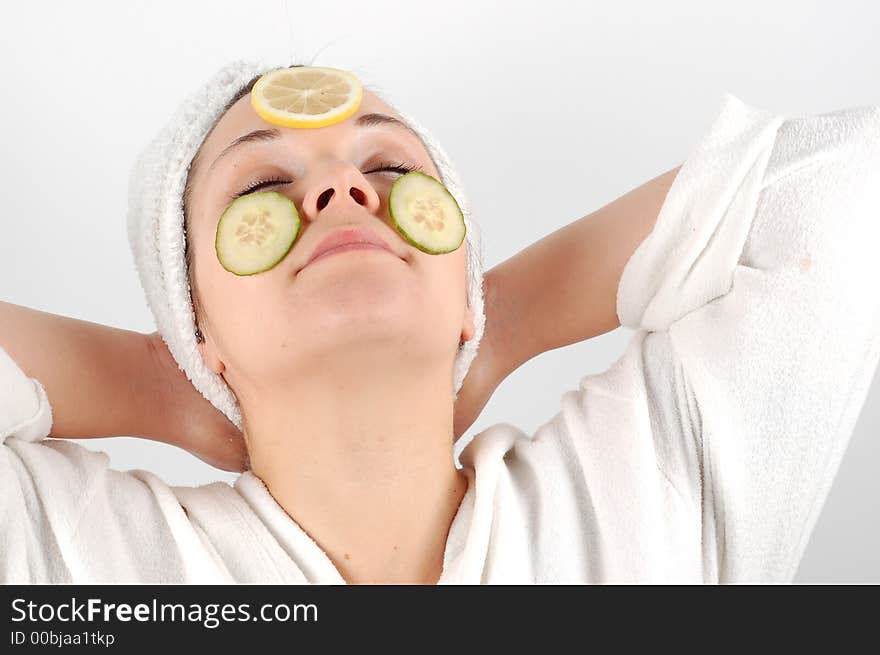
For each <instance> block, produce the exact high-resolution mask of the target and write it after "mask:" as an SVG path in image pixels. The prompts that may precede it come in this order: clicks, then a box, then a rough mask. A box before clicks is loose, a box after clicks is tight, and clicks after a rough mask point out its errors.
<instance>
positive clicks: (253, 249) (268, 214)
mask: <svg viewBox="0 0 880 655" xmlns="http://www.w3.org/2000/svg"><path fill="white" fill-rule="evenodd" d="M300 224H301V221H300V218H299V212H298V211H297V210H296V205H295V204H294V202H293V200H291V199H290V198H288V197H287V196H285V195H282V194H280V193H278V192H277V191H264V192H262V193H253V194H249V195H246V196H242V197H241V198H236V199H235V200H234V201H233V202H232V204H231V205H229V207H227V208H226V210H225V211H224V212H223V215H222V216H221V217H220V221H219V222H218V223H217V238H216V239H215V241H214V248H215V249H216V251H217V259H219V260H220V264H221V265H222V266H223V268H225V269H226V270H227V271H229V272H230V273H235V274H236V275H254V274H255V273H262V272H263V271H268V270H269V269H270V268H272V267H273V266H275V265H276V264H277V263H278V262H280V261H281V260H282V259H284V256H285V255H286V254H287V253H288V252H289V251H290V249H291V248H292V247H293V242H294V241H296V237H297V235H298V234H299V229H300Z"/></svg>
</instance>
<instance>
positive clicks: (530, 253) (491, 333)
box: [480, 167, 680, 383]
mask: <svg viewBox="0 0 880 655" xmlns="http://www.w3.org/2000/svg"><path fill="white" fill-rule="evenodd" d="M679 168H680V167H676V168H673V169H671V170H669V171H667V172H665V173H663V174H662V175H659V176H657V177H655V178H653V179H651V180H649V181H647V182H645V183H644V184H642V185H640V186H638V187H636V188H634V189H632V190H631V191H629V192H627V193H626V194H624V195H623V196H621V197H620V198H617V199H616V200H614V201H612V202H610V203H608V204H607V205H605V206H604V207H601V208H600V209H597V210H596V211H594V212H592V213H590V214H587V215H586V216H584V217H583V218H580V219H578V220H576V221H574V222H572V223H570V224H568V225H566V226H565V227H562V228H560V229H558V230H556V231H555V232H553V233H551V234H550V235H548V236H546V237H544V238H543V239H541V240H540V241H538V242H536V243H534V244H532V245H531V246H529V247H527V248H525V249H524V250H522V251H521V252H519V253H517V254H516V255H514V256H513V257H511V258H509V259H507V260H505V261H504V262H502V263H500V264H498V265H497V266H495V267H494V268H493V269H492V270H490V271H489V272H488V273H487V274H486V278H487V279H486V288H485V295H486V301H485V302H486V334H485V336H484V341H486V342H488V346H487V349H489V350H491V351H492V352H493V357H492V359H493V360H494V364H493V366H494V367H496V372H495V377H496V378H497V379H498V383H500V382H501V380H503V379H504V378H506V377H507V376H508V375H510V374H511V373H512V372H513V371H515V370H516V369H517V368H519V367H520V366H522V365H523V364H524V363H525V362H527V361H529V360H530V359H532V358H533V357H536V356H537V355H540V354H541V353H543V352H547V351H548V350H553V349H555V348H561V347H562V346H567V345H570V344H573V343H577V342H579V341H585V340H586V339H589V338H591V337H595V336H598V335H600V334H604V333H605V332H608V331H610V330H613V329H614V328H616V327H618V326H619V325H620V321H619V319H618V316H617V309H616V299H617V287H618V283H619V282H620V276H621V273H622V272H623V267H624V265H625V264H626V262H627V260H629V258H630V256H631V255H632V253H633V252H634V251H635V249H636V248H637V247H638V246H639V244H640V243H641V242H642V241H643V240H644V239H645V237H646V236H647V235H648V234H649V233H650V232H651V230H652V229H653V227H654V223H655V221H656V220H657V215H658V214H659V213H660V208H661V207H662V205H663V200H664V199H665V198H666V194H667V192H668V191H669V188H670V187H671V186H672V182H673V180H674V179H675V176H676V174H677V173H678V170H679ZM483 347H484V346H483V343H481V344H480V350H481V351H482V349H483Z"/></svg>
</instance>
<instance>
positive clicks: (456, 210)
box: [388, 171, 466, 255]
mask: <svg viewBox="0 0 880 655" xmlns="http://www.w3.org/2000/svg"><path fill="white" fill-rule="evenodd" d="M388 212H389V213H390V214H391V220H392V221H393V222H394V226H395V228H397V231H398V232H400V234H401V235H402V236H403V237H404V238H405V239H406V240H407V241H408V242H409V243H411V244H412V245H414V246H415V247H416V248H418V249H419V250H421V251H422V252H426V253H428V254H429V255H443V254H446V253H449V252H452V251H454V250H457V249H458V247H459V246H460V245H461V244H462V241H464V237H465V231H466V229H465V223H464V215H463V214H462V213H461V208H460V207H459V206H458V203H457V202H456V200H455V198H454V197H453V195H452V194H451V193H450V192H449V189H447V188H446V187H445V186H444V185H443V183H442V182H440V181H439V180H437V179H435V178H433V177H431V176H430V175H426V174H425V173H422V172H421V171H410V172H409V173H406V174H404V175H401V176H400V177H398V178H397V179H396V180H394V184H392V185H391V192H390V193H389V195H388Z"/></svg>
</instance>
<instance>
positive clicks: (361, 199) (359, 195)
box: [349, 187, 367, 205]
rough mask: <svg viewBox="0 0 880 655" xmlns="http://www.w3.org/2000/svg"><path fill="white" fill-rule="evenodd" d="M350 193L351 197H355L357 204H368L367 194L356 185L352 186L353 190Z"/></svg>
mask: <svg viewBox="0 0 880 655" xmlns="http://www.w3.org/2000/svg"><path fill="white" fill-rule="evenodd" d="M349 193H350V194H351V197H352V198H354V201H355V202H356V203H357V204H359V205H364V204H366V202H367V194H365V193H364V192H363V191H361V190H360V189H358V188H355V187H351V190H349Z"/></svg>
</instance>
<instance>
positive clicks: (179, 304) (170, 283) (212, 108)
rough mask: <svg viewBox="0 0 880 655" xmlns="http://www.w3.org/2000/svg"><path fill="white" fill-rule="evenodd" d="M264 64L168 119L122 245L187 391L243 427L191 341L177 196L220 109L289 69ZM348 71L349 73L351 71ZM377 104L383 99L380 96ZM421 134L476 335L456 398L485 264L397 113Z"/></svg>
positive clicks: (444, 163)
mask: <svg viewBox="0 0 880 655" xmlns="http://www.w3.org/2000/svg"><path fill="white" fill-rule="evenodd" d="M289 65H290V64H289V63H270V62H268V61H266V60H263V59H246V60H236V61H233V62H230V63H229V64H227V65H226V66H224V67H223V68H221V69H220V70H219V71H218V72H217V73H215V74H214V76H213V77H212V78H211V79H210V80H209V81H208V82H207V83H206V84H205V85H204V86H203V87H202V88H201V89H199V90H198V91H197V92H196V93H195V94H193V95H191V96H189V97H188V98H187V99H186V100H185V101H184V102H183V103H182V104H181V105H180V107H179V108H178V110H177V111H176V113H175V114H174V116H173V117H172V119H171V121H170V122H169V123H168V124H167V125H166V126H165V127H164V128H163V129H162V130H161V131H160V132H159V134H157V135H156V137H155V138H154V139H153V140H152V141H151V142H150V143H149V144H148V145H147V147H146V148H145V149H144V150H143V152H142V153H141V154H140V156H139V157H138V159H137V160H136V162H135V164H134V166H133V168H132V171H131V177H130V179H129V208H128V240H129V244H130V245H131V249H132V253H133V254H134V260H135V266H136V267H137V271H138V275H139V276H140V280H141V284H142V285H143V287H144V291H145V293H146V296H147V303H148V304H149V306H150V310H151V311H152V312H153V317H154V318H155V320H156V327H157V329H158V331H159V334H160V335H161V336H162V339H163V340H164V342H165V344H166V345H167V346H168V349H169V351H170V352H171V355H172V356H173V357H174V359H175V360H176V361H177V364H178V366H179V367H180V369H181V370H182V371H183V372H184V373H186V376H187V378H189V380H190V381H191V382H192V384H193V386H194V387H195V388H196V389H198V390H199V392H200V393H201V394H202V395H203V396H204V397H205V398H207V399H208V400H209V401H210V402H211V404H213V405H214V406H215V407H216V408H217V409H219V410H220V411H221V412H223V413H224V414H225V415H226V416H227V417H228V418H229V420H230V421H232V423H233V424H234V425H235V426H236V427H237V428H238V429H239V430H241V429H242V420H241V408H240V407H239V405H238V401H237V400H236V398H235V395H234V394H233V392H232V390H231V389H230V388H229V387H228V386H227V384H226V382H225V380H224V379H223V378H222V377H221V376H220V375H217V374H216V373H214V372H213V371H211V370H210V369H209V368H208V367H207V366H205V363H204V361H203V360H202V356H201V352H200V351H199V348H198V344H197V342H196V336H195V330H196V324H195V315H194V312H193V306H192V299H191V296H190V287H189V280H188V279H187V270H186V261H185V258H184V252H185V242H184V224H183V191H184V186H185V184H186V178H187V173H188V170H189V165H190V162H191V161H192V158H193V157H194V156H195V154H196V151H197V150H198V149H199V147H200V146H201V144H202V142H203V140H204V139H205V136H206V135H207V134H208V131H209V130H210V129H211V128H212V127H213V125H214V123H216V122H217V121H218V120H219V118H220V115H221V113H222V112H223V109H224V107H225V106H226V104H227V103H228V102H229V101H230V100H231V99H232V98H233V97H234V96H235V94H236V93H237V92H238V91H240V90H241V89H242V88H243V87H244V86H245V85H246V84H247V83H248V82H250V81H251V80H252V79H253V78H254V77H256V76H258V75H263V74H265V73H268V72H269V71H272V70H275V69H278V68H282V67H285V66H289ZM349 70H351V69H349ZM381 97H382V98H383V100H386V102H387V99H385V98H384V94H382V96H381ZM396 111H397V113H398V114H399V115H400V117H401V118H402V119H403V120H404V121H405V122H406V123H407V124H408V125H409V126H410V127H412V128H413V129H414V130H415V131H416V133H417V134H418V135H419V136H420V137H421V139H422V141H423V142H424V143H425V146H426V147H427V149H428V153H429V154H430V155H431V158H432V159H433V160H434V163H435V164H436V166H437V170H438V171H439V172H440V177H441V180H440V181H441V182H443V184H444V185H445V186H446V188H447V189H448V190H449V192H450V193H451V194H452V195H453V196H454V197H455V199H456V201H458V204H459V206H460V207H461V211H462V213H463V214H464V219H465V227H466V231H467V233H466V236H465V243H466V248H467V282H468V302H469V304H470V306H471V308H472V309H473V313H474V328H475V332H474V338H473V339H471V340H470V341H466V342H464V344H463V345H462V346H461V347H460V349H459V352H458V354H457V355H456V359H455V366H454V370H453V377H454V385H455V386H454V396H455V398H457V397H458V391H459V389H461V385H462V383H463V382H464V378H465V376H466V375H467V372H468V369H469V368H470V365H471V362H472V361H473V359H474V357H475V356H476V354H477V348H478V346H479V343H480V339H481V338H482V336H483V327H484V325H485V320H486V319H485V314H484V312H483V264H482V250H481V245H480V233H479V230H478V227H477V225H476V223H475V222H474V221H473V219H472V218H471V212H470V207H469V205H468V202H467V198H466V197H465V195H464V192H463V189H462V185H461V182H460V181H459V179H458V175H457V174H456V172H455V169H454V168H453V166H452V164H451V162H450V160H449V158H448V157H447V156H446V154H445V153H444V152H443V149H442V148H441V147H440V145H439V144H438V143H437V142H436V141H435V140H434V138H433V137H432V136H431V135H430V133H429V132H428V131H427V130H426V129H425V128H424V127H422V126H421V125H419V123H418V121H416V120H414V119H413V118H411V117H410V116H407V115H406V114H404V113H403V112H401V111H399V110H396Z"/></svg>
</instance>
